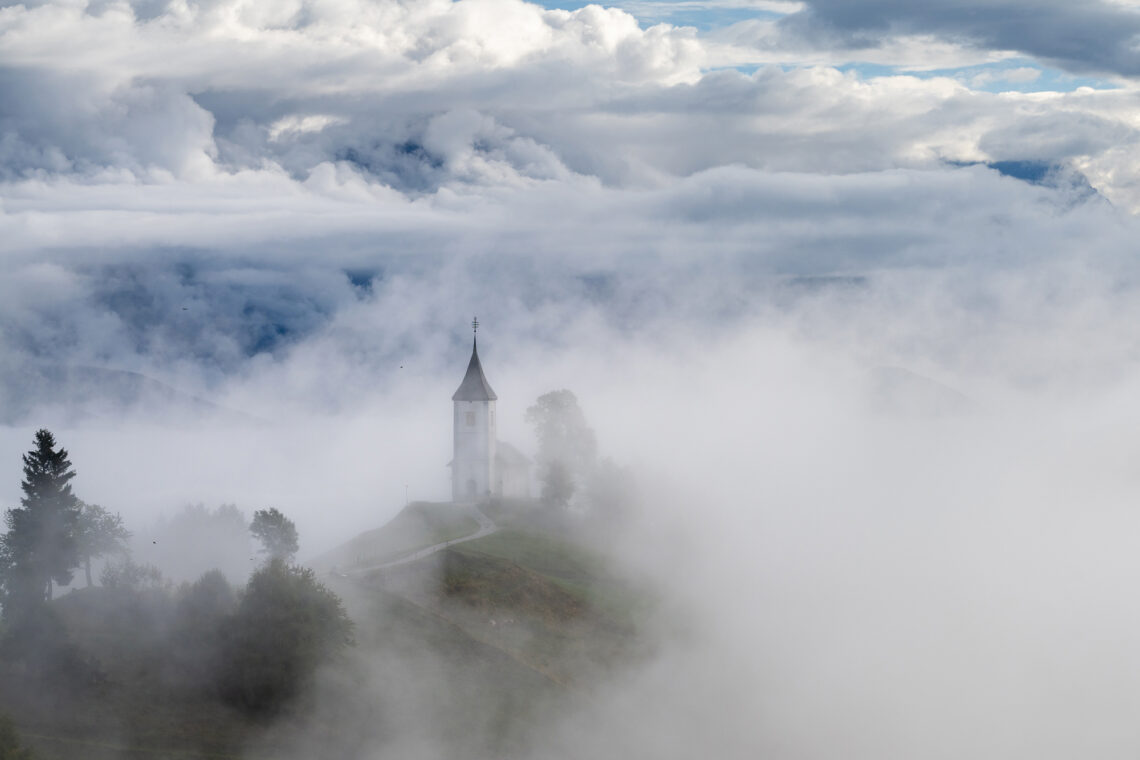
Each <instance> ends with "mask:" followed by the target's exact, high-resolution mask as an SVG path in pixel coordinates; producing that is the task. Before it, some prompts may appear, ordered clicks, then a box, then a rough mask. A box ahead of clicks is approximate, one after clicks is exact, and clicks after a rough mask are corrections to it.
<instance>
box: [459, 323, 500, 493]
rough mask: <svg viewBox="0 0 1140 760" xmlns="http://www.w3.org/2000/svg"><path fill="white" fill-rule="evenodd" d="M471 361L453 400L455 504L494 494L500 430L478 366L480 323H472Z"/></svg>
mask: <svg viewBox="0 0 1140 760" xmlns="http://www.w3.org/2000/svg"><path fill="white" fill-rule="evenodd" d="M471 329H472V330H473V331H474V333H475V334H474V335H473V336H472V340H471V361H470V362H468V364H467V374H466V375H464V376H463V382H462V383H460V384H459V390H457V391H455V395H453V396H452V397H451V401H452V403H453V405H454V413H455V416H454V419H453V422H452V424H453V430H454V446H455V449H454V452H453V456H452V459H451V499H452V501H456V502H479V501H483V500H484V499H487V498H490V496H491V494H492V492H493V491H495V487H496V481H495V458H496V455H497V451H496V446H497V443H498V431H497V428H496V424H495V401H496V400H497V399H498V396H496V395H495V392H494V391H493V390H491V385H490V383H488V382H487V378H486V376H485V375H484V374H483V365H482V364H480V363H479V345H478V332H479V320H478V319H473V320H472V321H471Z"/></svg>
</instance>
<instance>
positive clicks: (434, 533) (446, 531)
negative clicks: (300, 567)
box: [309, 501, 479, 571]
mask: <svg viewBox="0 0 1140 760" xmlns="http://www.w3.org/2000/svg"><path fill="white" fill-rule="evenodd" d="M478 529H479V522H478V521H477V520H476V519H475V518H474V517H473V516H472V515H471V513H470V511H469V510H468V509H467V508H464V507H457V506H455V505H454V504H450V503H432V502H426V501H418V502H414V503H413V504H410V505H408V506H407V507H405V508H404V509H403V510H402V511H401V512H400V513H399V514H398V515H396V516H395V517H394V518H392V520H391V521H389V522H388V524H387V525H384V526H383V527H380V528H377V529H375V530H370V531H368V532H366V533H361V534H360V535H359V536H357V537H356V538H354V539H352V540H351V541H348V542H347V543H345V544H343V545H341V546H339V547H337V548H336V549H333V550H332V551H330V552H328V553H326V554H324V555H322V556H320V557H318V558H316V559H315V560H313V561H312V562H310V563H309V566H310V567H313V568H314V569H316V570H318V571H327V570H331V569H332V568H334V567H335V568H337V569H339V570H351V569H353V568H355V567H369V566H371V565H378V564H381V563H383V562H387V561H389V560H393V559H399V558H400V557H403V556H406V555H408V554H412V553H413V552H416V551H418V550H419V549H423V548H424V547H427V546H431V545H432V544H438V543H443V542H444V541H451V540H453V539H456V538H462V537H464V536H468V535H471V534H472V533H474V532H475V531H477V530H478Z"/></svg>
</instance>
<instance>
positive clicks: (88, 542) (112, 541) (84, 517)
mask: <svg viewBox="0 0 1140 760" xmlns="http://www.w3.org/2000/svg"><path fill="white" fill-rule="evenodd" d="M77 537H78V541H79V556H80V558H81V559H82V560H83V572H84V575H86V577H87V585H88V586H90V585H91V559H92V558H93V557H105V556H107V555H109V554H119V555H123V556H126V554H127V551H128V550H127V540H128V539H129V538H130V537H131V532H130V531H129V530H127V529H126V528H125V527H123V518H122V517H120V516H119V515H117V514H115V515H113V514H111V513H110V512H108V511H107V510H105V509H103V508H102V507H100V506H99V505H98V504H87V503H86V502H83V501H80V502H79V524H78V531H77Z"/></svg>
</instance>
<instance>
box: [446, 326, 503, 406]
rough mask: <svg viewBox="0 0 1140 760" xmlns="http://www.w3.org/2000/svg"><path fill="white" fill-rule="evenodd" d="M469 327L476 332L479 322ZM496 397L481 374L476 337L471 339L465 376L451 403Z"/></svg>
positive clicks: (493, 398) (481, 366)
mask: <svg viewBox="0 0 1140 760" xmlns="http://www.w3.org/2000/svg"><path fill="white" fill-rule="evenodd" d="M471 327H472V329H473V330H475V331H476V332H478V330H479V320H478V319H475V320H472V321H471ZM497 398H498V396H496V395H495V392H494V391H493V390H491V384H490V383H488V382H487V376H486V375H484V374H483V365H482V364H480V363H479V342H478V336H477V335H475V336H472V338H471V361H470V362H468V364H467V374H466V375H464V376H463V382H462V383H460V384H459V390H457V391H456V392H455V395H454V396H452V397H451V400H452V401H494V400H495V399H497Z"/></svg>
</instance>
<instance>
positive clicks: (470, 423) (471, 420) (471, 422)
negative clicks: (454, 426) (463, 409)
mask: <svg viewBox="0 0 1140 760" xmlns="http://www.w3.org/2000/svg"><path fill="white" fill-rule="evenodd" d="M467 427H475V412H468V413H467Z"/></svg>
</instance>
